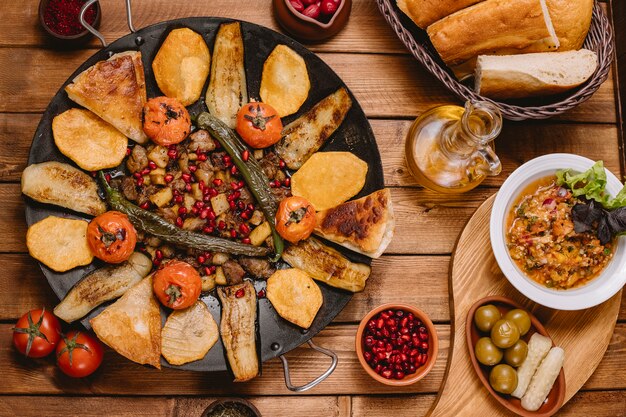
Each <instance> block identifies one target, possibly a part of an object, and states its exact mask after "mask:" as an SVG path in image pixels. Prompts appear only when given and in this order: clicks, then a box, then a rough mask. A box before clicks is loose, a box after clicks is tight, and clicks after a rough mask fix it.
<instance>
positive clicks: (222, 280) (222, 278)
mask: <svg viewBox="0 0 626 417" xmlns="http://www.w3.org/2000/svg"><path fill="white" fill-rule="evenodd" d="M215 283H216V284H217V285H226V284H227V282H226V275H224V270H223V269H222V267H221V266H218V267H217V268H216V269H215Z"/></svg>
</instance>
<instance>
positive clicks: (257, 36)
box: [26, 0, 384, 391]
mask: <svg viewBox="0 0 626 417" xmlns="http://www.w3.org/2000/svg"><path fill="white" fill-rule="evenodd" d="M127 2H128V0H127ZM89 4H91V2H87V3H86V4H85V7H88V5H89ZM231 21H232V20H230V19H222V18H212V17H194V18H184V19H177V20H171V21H167V22H162V23H158V24H155V25H152V26H149V27H146V28H143V29H141V30H138V31H136V32H134V33H131V34H129V35H127V36H124V37H122V38H121V39H118V40H117V41H115V42H113V43H112V44H110V45H108V46H106V47H105V48H104V49H102V50H100V51H98V52H97V53H95V54H94V55H93V56H92V57H90V58H89V59H88V60H87V61H86V62H84V63H83V64H82V65H81V66H80V67H79V68H78V69H77V70H76V71H75V72H74V73H73V74H72V75H71V76H70V77H69V78H68V79H67V81H66V82H65V83H64V84H63V85H62V86H61V88H60V89H59V91H58V92H57V94H56V95H55V96H54V98H53V99H52V101H51V102H50V104H49V105H48V108H47V109H46V111H45V112H44V114H43V116H42V118H41V121H40V123H39V126H38V127H37V131H36V132H35V137H34V138H33V143H32V147H31V150H30V155H29V158H28V164H29V165H30V164H34V163H40V162H44V161H51V160H52V161H60V162H66V163H70V164H71V161H70V160H68V159H67V158H66V157H65V156H63V155H62V154H61V153H60V152H59V151H58V149H57V148H56V146H55V145H54V140H53V137H52V129H51V123H52V119H53V118H54V116H56V115H58V114H59V113H62V112H63V111H65V110H67V109H69V108H71V107H78V106H77V104H75V103H73V102H72V101H71V100H70V99H69V98H68V97H67V94H66V93H65V92H64V91H63V88H64V87H65V85H67V84H68V83H70V82H71V80H72V79H73V78H74V77H75V76H76V75H78V74H79V73H81V72H82V71H84V70H86V69H87V68H88V67H90V66H92V65H94V64H95V63H96V62H98V61H101V60H105V59H107V58H109V57H110V56H111V55H113V54H115V53H117V52H121V51H126V50H139V51H141V54H142V59H143V65H144V70H145V73H146V88H147V92H148V97H155V96H159V95H162V93H161V92H160V91H159V89H158V87H157V85H156V82H155V80H154V76H153V73H152V66H151V63H152V60H153V59H154V56H155V54H156V53H157V51H158V48H159V47H160V45H161V43H162V42H163V40H164V39H165V37H166V36H167V34H168V33H169V32H170V31H171V30H172V29H175V28H180V27H189V28H191V29H193V30H194V31H196V32H198V33H200V34H201V35H202V36H203V37H204V39H205V41H206V43H207V45H209V48H210V49H211V50H212V49H213V48H212V46H213V43H214V40H215V35H216V33H217V29H218V27H219V25H220V24H221V23H224V22H231ZM129 27H130V28H131V31H133V30H134V29H133V28H132V23H131V21H130V19H129ZM241 31H242V36H243V39H244V49H245V66H246V76H247V83H248V94H249V96H250V97H256V98H258V97H259V85H260V82H261V73H262V70H263V63H264V62H265V59H266V58H267V57H268V55H269V54H270V52H271V51H272V50H273V49H274V47H275V46H276V45H278V44H285V45H288V46H289V47H290V48H292V49H293V50H295V51H296V52H298V53H299V54H300V55H301V56H302V57H303V58H304V60H305V61H306V64H307V68H308V71H309V77H310V80H311V91H310V93H309V97H308V98H307V101H306V102H305V103H304V104H303V106H302V108H301V109H300V111H299V112H298V114H296V115H292V116H290V117H288V118H287V119H286V120H285V122H286V123H289V122H290V121H291V120H293V119H295V118H296V117H297V116H298V115H300V114H302V113H303V112H304V111H306V110H308V109H309V108H311V107H312V106H313V105H314V104H315V103H317V102H319V101H320V100H321V99H322V98H324V97H326V96H327V95H329V94H330V93H332V92H334V91H335V90H336V89H337V88H339V87H346V85H345V84H344V83H343V81H342V80H341V79H340V78H339V77H338V76H337V75H336V74H335V73H334V72H333V71H332V70H331V69H330V68H329V67H328V66H327V65H326V64H325V63H324V62H323V61H322V60H321V59H320V58H318V57H317V56H316V55H315V54H313V53H312V52H310V51H309V50H307V49H306V48H305V47H304V46H302V45H300V44H299V43H297V42H296V41H294V40H292V39H290V38H288V37H286V36H284V35H282V34H280V33H277V32H274V31H272V30H270V29H267V28H265V27H262V26H258V25H255V24H252V23H247V22H241ZM98 35H100V34H99V33H98ZM99 37H100V38H101V35H100V36H99ZM101 40H102V41H104V38H101ZM103 43H104V42H103ZM207 83H208V80H207ZM346 88H347V87H346ZM205 89H206V86H205ZM202 97H204V93H203V94H202ZM352 100H353V105H352V108H351V109H350V111H349V112H348V114H347V116H346V119H345V120H344V122H343V124H342V125H341V127H340V128H339V129H338V130H337V132H336V133H335V134H334V135H333V136H332V138H331V139H330V140H329V141H328V143H326V144H325V145H324V146H323V148H322V149H321V151H349V152H352V153H353V154H355V155H356V156H358V157H359V158H361V159H362V160H364V161H366V162H367V163H368V166H369V170H368V173H367V178H366V183H365V186H364V187H363V189H362V190H361V192H360V194H359V195H358V196H357V198H358V197H362V196H365V195H367V194H370V193H372V192H374V191H376V190H378V189H381V188H383V187H384V182H383V171H382V165H381V161H380V155H379V153H378V148H377V146H376V141H375V139H374V135H373V133H372V130H371V127H370V125H369V123H368V120H367V118H366V117H365V114H364V113H363V110H362V109H361V107H360V106H359V104H358V103H357V102H356V100H355V99H354V97H352ZM189 110H190V113H191V114H198V113H199V112H200V111H204V110H206V108H205V105H204V102H203V100H202V99H201V100H200V101H199V102H198V103H195V104H194V105H192V106H191V107H190V108H189ZM50 215H55V216H62V217H70V218H85V219H87V217H86V216H82V215H80V214H76V213H73V212H70V211H69V210H66V209H63V208H60V207H56V206H50V205H44V204H40V203H37V202H34V201H32V200H28V199H27V201H26V221H27V223H28V225H29V226H30V225H31V224H33V223H35V222H37V221H39V220H41V219H43V218H45V217H47V216H50ZM337 249H338V250H340V251H341V252H342V253H343V254H344V255H345V256H347V257H348V258H349V259H351V260H353V261H357V262H362V263H367V264H369V263H370V259H369V258H367V257H364V256H361V255H358V254H355V253H353V252H350V251H348V250H346V249H343V248H340V247H337ZM100 266H102V263H100V262H99V261H97V260H96V261H94V263H92V264H91V265H88V266H85V267H79V268H76V269H73V270H71V271H69V272H66V273H62V274H61V273H57V272H54V271H52V270H50V269H49V268H47V267H46V266H45V265H41V269H42V270H43V273H44V275H45V276H46V278H47V279H48V283H49V284H50V286H51V287H52V289H53V290H54V292H55V293H56V295H57V296H58V297H59V298H60V299H62V298H63V297H64V296H65V295H66V294H67V292H68V291H69V290H70V288H71V287H72V286H73V285H74V284H75V283H76V282H78V281H79V280H80V279H81V278H82V277H83V276H85V275H86V274H87V273H88V272H90V271H92V270H94V269H96V268H98V267H100ZM255 286H256V289H257V291H259V290H260V289H262V288H264V287H265V282H263V281H258V282H256V283H255ZM320 288H321V290H322V294H323V297H324V303H323V305H322V307H321V309H320V311H319V313H318V314H317V317H316V318H315V321H314V322H313V324H312V325H311V328H310V329H309V330H308V331H303V330H302V329H300V328H299V327H297V326H295V325H292V324H291V323H289V322H287V321H286V320H284V319H282V318H281V317H279V316H278V314H277V313H276V312H275V310H274V309H273V308H272V305H271V304H270V302H269V300H267V299H260V300H259V301H258V322H257V326H258V327H257V330H258V335H257V340H259V341H260V342H259V344H258V348H259V352H260V358H261V361H262V362H265V361H267V360H269V359H272V358H275V357H277V356H280V357H281V359H282V360H283V365H284V367H285V378H286V383H287V386H288V388H289V389H291V390H298V391H301V390H305V389H309V388H311V387H313V386H315V385H317V384H318V383H319V382H321V381H322V380H323V379H325V377H327V376H328V375H330V373H331V372H332V371H333V370H334V368H335V366H336V363H337V359H336V355H335V354H334V353H333V352H330V351H327V350H325V349H321V348H317V347H316V346H315V345H312V344H311V342H310V339H311V338H312V337H313V336H315V335H316V334H317V333H318V332H319V331H321V330H322V329H323V328H324V327H325V326H326V325H328V324H329V323H330V322H331V320H332V319H333V318H335V317H336V316H337V314H339V312H340V311H341V310H342V309H343V307H344V306H345V305H346V304H347V302H348V301H349V300H350V298H351V297H352V294H351V293H349V292H346V291H343V290H339V289H336V288H332V287H329V286H326V285H324V284H320ZM202 300H203V301H204V302H205V303H206V304H207V305H208V307H209V309H210V311H211V313H212V314H213V316H214V318H215V320H216V321H217V322H218V323H219V320H220V305H219V302H218V300H217V298H216V297H215V296H213V295H205V296H203V297H202ZM107 304H108V303H107ZM107 304H105V305H103V306H100V307H98V308H97V309H95V310H94V311H93V312H91V314H89V315H88V316H87V317H86V318H85V319H84V320H83V321H82V323H83V325H85V327H89V322H88V320H89V319H90V318H92V317H95V316H96V315H98V314H99V313H100V311H102V310H103V308H104V307H106V305H107ZM162 317H163V320H165V317H166V314H165V311H162ZM305 342H309V343H310V344H311V345H312V347H313V348H315V349H318V350H320V351H322V353H324V354H326V355H328V356H331V357H332V358H333V361H332V364H331V367H330V368H329V369H328V370H327V371H326V372H325V373H324V374H323V375H322V376H320V377H319V378H317V379H316V380H315V381H312V382H311V383H309V384H306V385H304V386H302V387H294V386H292V385H291V383H290V381H289V370H288V364H287V361H286V359H285V358H284V357H283V355H284V354H285V353H287V352H289V351H290V350H292V349H294V348H296V347H298V346H300V345H301V344H303V343H305ZM162 364H163V366H168V367H173V368H180V369H187V370H194V371H205V372H215V371H225V370H227V369H228V367H227V360H226V357H225V354H224V349H223V346H222V344H221V341H219V342H218V343H217V344H216V345H215V346H214V347H213V348H212V349H211V350H210V351H209V353H208V354H207V355H206V356H205V357H204V359H202V360H199V361H196V362H192V363H188V364H185V365H182V366H172V365H169V364H168V363H167V362H166V361H165V360H164V359H162Z"/></svg>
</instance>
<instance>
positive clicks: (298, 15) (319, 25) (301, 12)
mask: <svg viewBox="0 0 626 417" xmlns="http://www.w3.org/2000/svg"><path fill="white" fill-rule="evenodd" d="M351 9H352V0H274V12H275V16H276V20H278V23H279V24H280V25H281V26H282V27H283V29H285V30H286V31H287V32H289V34H291V35H292V36H294V37H295V38H298V39H300V40H303V41H314V42H315V41H322V40H324V39H328V38H330V37H331V36H333V35H335V34H336V33H337V32H339V31H340V30H341V29H342V28H343V27H344V26H345V25H346V23H347V22H348V17H349V16H350V10H351Z"/></svg>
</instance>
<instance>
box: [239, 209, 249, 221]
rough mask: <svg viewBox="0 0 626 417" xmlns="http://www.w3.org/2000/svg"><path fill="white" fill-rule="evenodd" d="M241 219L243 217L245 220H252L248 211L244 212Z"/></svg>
mask: <svg viewBox="0 0 626 417" xmlns="http://www.w3.org/2000/svg"><path fill="white" fill-rule="evenodd" d="M239 217H241V218H242V219H244V220H249V219H250V213H248V212H247V211H242V212H241V214H240V215H239Z"/></svg>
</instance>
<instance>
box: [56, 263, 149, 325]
mask: <svg viewBox="0 0 626 417" xmlns="http://www.w3.org/2000/svg"><path fill="white" fill-rule="evenodd" d="M151 269H152V261H150V259H149V258H148V257H147V256H146V255H143V254H141V253H139V252H135V253H133V254H132V255H131V256H130V258H128V260H127V261H125V262H123V263H121V264H119V265H110V266H106V267H104V268H100V269H97V270H95V271H94V272H92V273H90V274H89V275H87V276H86V277H85V278H83V279H82V280H80V281H79V282H78V283H77V284H76V285H74V287H73V288H72V289H71V290H70V292H69V293H67V295H66V296H65V298H64V299H63V301H61V303H59V305H57V306H56V307H55V308H54V314H55V315H56V316H57V317H58V318H60V319H62V320H64V321H66V322H68V323H71V322H73V321H75V320H78V319H80V318H82V317H84V316H85V315H87V313H89V312H90V311H91V310H93V309H94V308H96V307H97V306H99V305H100V304H102V303H104V302H105V301H109V300H113V299H115V298H117V297H121V296H122V295H124V293H125V292H126V291H127V290H129V289H130V288H131V287H133V286H134V285H135V284H137V283H138V282H139V281H141V280H142V279H143V278H144V277H146V276H147V275H148V273H150V270H151Z"/></svg>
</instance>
